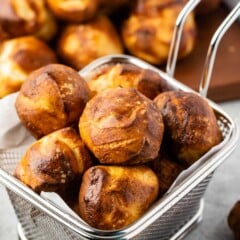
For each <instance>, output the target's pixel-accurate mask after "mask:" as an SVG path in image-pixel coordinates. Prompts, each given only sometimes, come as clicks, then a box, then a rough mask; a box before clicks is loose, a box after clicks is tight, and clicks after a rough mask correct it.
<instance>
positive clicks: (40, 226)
mask: <svg viewBox="0 0 240 240" xmlns="http://www.w3.org/2000/svg"><path fill="white" fill-rule="evenodd" d="M216 116H217V119H218V124H219V126H220V129H221V131H222V134H223V137H225V136H226V135H227V134H228V132H229V130H230V127H231V123H230V122H229V121H228V119H226V118H225V117H224V116H223V115H221V114H220V113H216ZM23 152H24V150H23V149H21V150H16V151H15V150H14V151H13V150H10V151H5V152H0V160H1V161H0V167H1V168H2V169H4V170H5V171H6V172H8V173H10V174H12V173H13V172H14V170H15V167H16V164H17V162H18V161H19V160H20V158H21V156H22V154H23ZM211 177H212V174H210V175H208V177H207V178H205V179H204V180H202V181H201V182H200V183H199V184H198V185H197V186H196V187H195V188H193V189H191V191H190V192H189V193H188V194H186V195H185V196H184V197H183V198H182V199H181V200H180V201H178V202H177V203H176V204H175V205H174V206H172V207H171V208H170V209H169V210H168V211H167V212H165V213H164V214H163V215H162V216H161V217H160V218H159V219H158V220H157V221H155V222H154V223H153V224H151V225H150V226H149V227H148V228H146V229H145V230H144V231H142V232H141V233H140V234H139V235H137V236H136V237H135V238H134V240H144V239H148V240H154V239H158V240H160V239H161V240H165V239H169V238H170V237H172V236H173V235H174V234H175V233H176V232H177V231H178V230H179V229H181V227H183V226H184V225H185V224H186V223H187V222H188V221H189V220H190V219H191V218H192V217H193V216H194V215H195V214H196V212H197V211H198V209H199V206H200V200H201V198H202V197H203V194H204V192H205V190H206V188H207V185H208V183H209V181H210V179H211ZM8 194H9V197H10V199H11V202H12V205H13V207H14V209H15V212H16V215H17V217H18V220H19V222H20V223H21V226H22V228H23V231H24V233H25V235H26V238H27V239H28V240H49V239H51V240H58V239H66V240H78V239H84V238H83V237H81V236H79V235H78V234H77V233H75V232H73V231H71V230H70V229H68V228H66V227H65V226H63V225H62V224H60V223H58V222H56V221H55V220H53V219H52V218H51V217H49V216H48V215H46V214H45V213H44V212H41V211H39V210H38V209H36V208H35V207H33V205H32V204H31V203H29V202H28V201H26V200H24V199H23V198H21V197H19V196H18V195H17V194H16V193H14V192H12V191H10V190H8Z"/></svg>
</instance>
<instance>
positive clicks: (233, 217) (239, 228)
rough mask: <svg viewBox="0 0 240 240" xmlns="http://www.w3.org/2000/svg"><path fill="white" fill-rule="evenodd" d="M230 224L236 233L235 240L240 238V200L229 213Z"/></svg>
mask: <svg viewBox="0 0 240 240" xmlns="http://www.w3.org/2000/svg"><path fill="white" fill-rule="evenodd" d="M228 225H229V227H230V229H231V230H232V231H233V233H234V237H235V240H239V239H240V201H237V202H236V203H235V204H234V206H233V207H232V209H231V210H230V212H229V215H228Z"/></svg>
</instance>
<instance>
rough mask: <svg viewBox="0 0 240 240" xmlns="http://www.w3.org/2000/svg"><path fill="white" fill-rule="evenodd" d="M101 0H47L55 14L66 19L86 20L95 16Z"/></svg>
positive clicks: (72, 20)
mask: <svg viewBox="0 0 240 240" xmlns="http://www.w3.org/2000/svg"><path fill="white" fill-rule="evenodd" d="M98 1H99V0H77V1H76V0H46V2H47V4H48V6H49V8H50V9H51V11H52V12H53V14H54V15H55V16H56V17H57V18H59V19H61V20H65V21H70V22H84V21H86V20H89V19H91V18H92V17H94V16H95V15H96V13H97V11H98Z"/></svg>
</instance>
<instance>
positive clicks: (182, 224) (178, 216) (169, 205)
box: [0, 0, 240, 240]
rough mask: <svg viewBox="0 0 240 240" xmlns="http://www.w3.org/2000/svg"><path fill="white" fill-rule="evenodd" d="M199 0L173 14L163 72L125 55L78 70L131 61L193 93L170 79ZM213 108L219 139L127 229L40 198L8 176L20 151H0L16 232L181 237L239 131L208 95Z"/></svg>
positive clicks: (37, 236) (73, 238) (70, 238)
mask: <svg viewBox="0 0 240 240" xmlns="http://www.w3.org/2000/svg"><path fill="white" fill-rule="evenodd" d="M199 2H200V1H196V0H195V1H189V2H188V4H187V5H186V6H185V8H184V9H183V11H182V12H181V14H180V15H179V17H178V20H177V23H176V29H175V33H174V37H173V42H172V47H171V51H170V54H169V61H168V64H167V70H166V73H165V72H163V71H160V70H159V69H157V68H155V67H153V66H151V65H149V64H148V63H146V62H144V61H141V60H139V59H137V58H134V57H130V56H126V55H114V56H107V57H104V58H101V59H98V60H96V61H95V62H93V63H92V64H90V65H89V66H87V67H86V68H84V69H83V70H82V71H81V72H80V73H81V75H83V76H87V75H88V74H89V73H91V71H94V70H95V69H97V68H99V67H100V66H102V65H105V64H109V63H113V62H118V63H126V62H127V63H131V64H134V65H136V66H138V67H141V68H145V69H152V70H153V71H155V72H156V73H158V74H159V75H160V76H161V77H162V78H164V79H165V80H166V81H167V83H168V84H169V85H170V86H171V87H172V88H173V89H180V90H183V91H189V92H193V90H192V89H190V88H188V87H187V86H185V85H183V84H182V83H180V82H178V81H177V80H175V79H174V78H173V74H174V69H175V64H176V56H177V52H178V46H179V44H178V43H179V41H180V36H181V26H182V24H183V23H184V19H185V18H186V16H187V15H188V13H189V12H190V11H192V10H193V8H194V7H195V6H196V5H197V4H198V3H199ZM239 11H240V3H239V4H238V5H237V6H236V7H235V8H234V9H233V10H232V12H231V13H230V14H229V16H228V17H227V18H226V20H225V21H224V22H223V23H222V25H221V26H220V27H219V29H218V30H217V32H216V34H215V35H214V36H213V38H212V42H211V44H210V47H209V52H208V55H207V59H206V65H205V68H204V74H203V78H202V81H201V84H200V94H201V95H202V96H206V94H207V89H208V85H209V81H210V76H211V72H212V68H213V64H214V59H215V55H216V50H217V47H218V43H219V41H220V39H221V37H222V36H223V34H224V33H225V32H226V30H227V29H228V28H229V27H230V25H231V24H232V22H233V21H235V19H236V18H237V16H238V15H239ZM207 101H208V102H209V104H210V106H211V107H212V108H213V110H214V112H215V114H216V117H217V120H218V124H219V126H220V129H221V131H222V135H223V140H222V142H221V143H220V144H219V145H217V146H216V147H214V148H213V149H211V150H210V151H209V152H207V153H206V154H205V155H204V156H202V158H201V165H200V166H198V168H196V169H195V170H194V171H192V172H191V173H190V174H189V175H188V176H187V177H186V178H185V179H184V180H182V181H180V182H179V183H178V184H176V185H175V187H174V188H173V189H172V191H170V192H169V193H168V194H166V195H164V196H163V197H162V198H161V199H159V200H158V201H157V202H156V203H155V204H154V206H152V207H151V209H149V210H148V211H147V212H146V213H145V214H144V216H142V217H141V218H140V219H139V220H137V221H136V222H134V223H133V224H131V225H130V226H128V227H125V228H123V229H120V230H114V231H103V230H99V229H95V228H92V227H90V226H89V225H87V224H86V223H84V222H83V221H80V220H79V219H78V218H76V217H75V216H74V215H71V214H70V213H69V212H67V211H66V210H65V209H63V208H61V207H60V206H58V205H56V204H54V203H53V202H51V201H48V200H47V199H44V198H43V197H41V196H39V195H38V194H36V193H35V192H33V191H32V190H31V189H29V188H28V187H27V186H25V185H24V184H22V183H21V182H20V181H18V180H17V179H16V178H14V177H13V176H12V173H13V171H14V169H15V167H16V164H17V162H18V161H19V159H20V158H21V156H22V153H23V150H21V149H10V150H5V151H0V182H1V183H2V184H4V185H5V186H6V188H7V191H8V194H9V197H10V199H11V202H12V205H13V207H14V209H15V212H16V215H17V217H18V221H19V223H20V225H19V233H20V234H21V236H22V238H26V239H28V240H31V239H34V240H43V239H51V240H55V239H56V240H58V239H67V240H77V239H136V240H143V239H148V240H149V239H150V240H151V239H162V240H164V239H171V240H174V239H180V238H181V237H182V236H184V235H185V234H186V233H187V232H188V231H189V230H190V229H191V228H192V227H193V226H194V224H196V223H198V222H199V221H200V220H201V217H202V210H203V205H204V204H203V202H204V201H203V196H204V192H205V190H206V188H207V186H208V183H209V181H210V180H211V178H212V176H213V173H214V171H215V170H216V168H217V167H218V166H219V165H220V164H221V163H222V162H223V161H224V160H225V159H227V157H228V156H229V155H230V154H231V152H232V151H233V150H234V148H235V146H236V144H237V139H238V135H239V130H238V127H237V125H236V124H235V123H234V121H233V120H232V119H231V118H230V117H229V116H228V115H227V114H226V113H225V112H224V111H222V110H221V108H220V107H219V106H218V105H217V104H215V103H214V102H212V101H210V100H208V99H207Z"/></svg>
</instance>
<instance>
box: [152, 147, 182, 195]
mask: <svg viewBox="0 0 240 240" xmlns="http://www.w3.org/2000/svg"><path fill="white" fill-rule="evenodd" d="M149 166H150V167H151V169H152V170H153V171H154V172H155V173H156V175H157V177H158V180H159V197H162V195H163V194H164V193H166V192H167V191H168V189H169V188H170V187H171V185H172V184H173V182H174V181H175V180H176V178H177V177H178V175H179V174H180V173H181V172H182V171H183V170H184V166H183V165H181V164H180V163H179V162H177V161H176V160H174V159H173V158H172V157H171V156H170V155H169V154H167V153H166V152H164V151H160V153H159V155H158V157H157V158H156V159H154V160H153V161H151V162H150V165H149Z"/></svg>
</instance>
